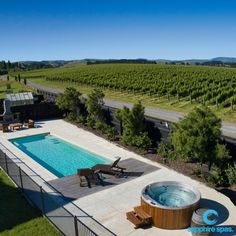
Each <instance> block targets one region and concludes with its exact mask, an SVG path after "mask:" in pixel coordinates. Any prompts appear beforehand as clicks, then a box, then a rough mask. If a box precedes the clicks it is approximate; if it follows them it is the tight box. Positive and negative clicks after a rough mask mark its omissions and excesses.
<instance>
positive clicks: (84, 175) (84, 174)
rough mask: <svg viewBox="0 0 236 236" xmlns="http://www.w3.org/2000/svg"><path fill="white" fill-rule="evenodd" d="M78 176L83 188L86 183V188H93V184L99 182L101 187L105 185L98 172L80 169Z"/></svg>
mask: <svg viewBox="0 0 236 236" xmlns="http://www.w3.org/2000/svg"><path fill="white" fill-rule="evenodd" d="M77 175H78V176H79V179H80V186H81V187H83V186H85V185H84V182H86V186H88V187H89V188H91V182H99V183H100V184H101V185H104V183H103V180H102V179H101V178H100V176H99V174H98V171H93V170H92V169H89V168H85V169H78V170H77Z"/></svg>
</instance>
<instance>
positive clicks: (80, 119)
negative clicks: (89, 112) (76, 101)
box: [76, 115, 87, 124]
mask: <svg viewBox="0 0 236 236" xmlns="http://www.w3.org/2000/svg"><path fill="white" fill-rule="evenodd" d="M76 121H77V122H78V123H81V124H86V122H87V117H86V116H84V115H79V116H77V120H76Z"/></svg>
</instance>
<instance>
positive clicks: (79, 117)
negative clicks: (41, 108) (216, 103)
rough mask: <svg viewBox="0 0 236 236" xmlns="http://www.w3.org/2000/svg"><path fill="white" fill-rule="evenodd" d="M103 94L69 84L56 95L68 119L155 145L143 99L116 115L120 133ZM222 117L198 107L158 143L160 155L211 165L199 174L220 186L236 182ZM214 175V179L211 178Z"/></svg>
mask: <svg viewBox="0 0 236 236" xmlns="http://www.w3.org/2000/svg"><path fill="white" fill-rule="evenodd" d="M103 98H104V94H103V92H102V91H101V90H99V89H94V90H93V91H92V92H91V93H90V94H89V95H88V97H87V98H85V97H83V96H82V95H81V93H80V92H79V91H77V90H76V89H75V88H73V87H70V88H67V89H66V90H65V93H64V94H61V95H59V97H58V98H57V102H56V103H57V105H58V107H59V108H60V109H62V110H64V111H65V114H66V117H67V119H69V120H70V121H73V122H76V123H82V124H84V125H87V126H89V127H90V128H92V129H95V130H98V131H100V132H102V133H103V134H104V135H105V136H106V137H107V138H108V139H109V140H117V139H119V140H120V141H121V143H122V144H124V145H126V146H134V147H136V148H137V149H140V150H145V151H149V150H150V149H151V148H153V147H154V140H152V138H151V137H150V135H149V133H148V130H147V127H146V123H145V116H144V107H143V105H142V104H141V102H137V103H136V104H134V105H133V107H132V109H129V108H128V107H123V108H122V109H118V111H117V112H116V114H115V117H116V119H118V120H119V121H120V122H121V124H122V127H123V132H122V134H121V135H118V132H117V130H116V128H115V127H113V126H112V124H111V123H109V120H107V119H106V114H105V112H104V110H103V105H104V102H103ZM221 135H222V133H221V120H220V119H219V118H218V117H217V116H216V115H215V114H214V112H212V110H210V109H209V108H208V107H207V106H200V107H196V108H195V109H194V110H193V111H192V112H191V113H189V115H188V116H187V117H186V118H185V119H183V120H181V121H180V122H178V123H176V124H174V125H173V126H172V127H171V134H170V136H169V139H168V140H167V141H163V142H161V143H160V144H159V145H158V148H157V155H158V156H161V157H162V158H164V159H165V160H166V161H168V160H183V161H191V162H193V163H199V165H200V166H201V167H202V166H203V164H206V165H208V172H207V175H205V172H203V171H201V169H200V172H199V173H198V174H199V175H201V176H202V178H206V179H208V180H209V181H214V182H215V183H216V184H218V185H227V184H230V185H232V184H236V165H235V164H234V160H233V158H232V156H231V155H230V152H229V150H228V149H227V147H226V145H225V144H223V143H222V141H221ZM209 174H210V175H209ZM210 177H211V179H209V178H210Z"/></svg>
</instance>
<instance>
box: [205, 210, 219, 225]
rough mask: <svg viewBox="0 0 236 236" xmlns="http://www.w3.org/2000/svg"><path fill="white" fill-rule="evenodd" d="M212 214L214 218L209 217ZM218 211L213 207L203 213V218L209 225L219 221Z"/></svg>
mask: <svg viewBox="0 0 236 236" xmlns="http://www.w3.org/2000/svg"><path fill="white" fill-rule="evenodd" d="M209 216H211V218H212V219H209V218H208V217H209ZM218 216H219V215H218V212H217V211H215V210H212V209H209V210H206V211H205V212H204V213H203V214H202V219H203V221H204V222H205V223H206V224H207V225H214V224H215V223H216V222H217V217H218Z"/></svg>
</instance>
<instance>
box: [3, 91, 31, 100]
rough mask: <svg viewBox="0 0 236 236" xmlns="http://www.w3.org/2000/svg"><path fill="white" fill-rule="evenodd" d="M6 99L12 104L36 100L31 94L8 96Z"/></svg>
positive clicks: (12, 94)
mask: <svg viewBox="0 0 236 236" xmlns="http://www.w3.org/2000/svg"><path fill="white" fill-rule="evenodd" d="M6 99H7V100H9V101H11V102H15V101H28V100H34V98H33V94H32V93H31V92H25V93H11V94H7V96H6Z"/></svg>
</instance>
